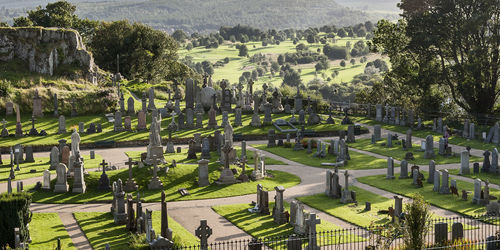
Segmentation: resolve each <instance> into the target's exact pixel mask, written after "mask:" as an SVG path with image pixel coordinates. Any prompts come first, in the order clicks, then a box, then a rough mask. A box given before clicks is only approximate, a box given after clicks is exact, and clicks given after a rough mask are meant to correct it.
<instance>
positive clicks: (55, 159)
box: [49, 146, 59, 170]
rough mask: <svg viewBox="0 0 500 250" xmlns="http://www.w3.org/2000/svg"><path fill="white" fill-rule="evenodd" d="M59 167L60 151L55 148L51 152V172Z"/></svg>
mask: <svg viewBox="0 0 500 250" xmlns="http://www.w3.org/2000/svg"><path fill="white" fill-rule="evenodd" d="M58 165H59V149H58V148H57V147H56V146H54V147H52V150H51V151H50V168H49V169H50V170H55V169H56V168H57V166H58Z"/></svg>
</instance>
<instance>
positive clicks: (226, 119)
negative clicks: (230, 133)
mask: <svg viewBox="0 0 500 250" xmlns="http://www.w3.org/2000/svg"><path fill="white" fill-rule="evenodd" d="M228 123H229V117H228V113H227V111H222V122H221V124H220V126H221V127H223V128H225V127H226V125H227V124H228Z"/></svg>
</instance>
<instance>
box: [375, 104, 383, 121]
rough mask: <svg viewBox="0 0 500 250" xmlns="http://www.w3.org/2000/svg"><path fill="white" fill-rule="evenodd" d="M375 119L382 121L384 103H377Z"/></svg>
mask: <svg viewBox="0 0 500 250" xmlns="http://www.w3.org/2000/svg"><path fill="white" fill-rule="evenodd" d="M375 120H376V121H378V122H381V121H382V104H376V105H375Z"/></svg>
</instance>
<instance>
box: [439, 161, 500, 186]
mask: <svg viewBox="0 0 500 250" xmlns="http://www.w3.org/2000/svg"><path fill="white" fill-rule="evenodd" d="M459 171H460V170H459V169H449V170H448V172H449V173H450V174H453V175H458V173H459ZM470 172H471V173H470V174H466V175H462V176H463V177H467V178H471V179H472V180H474V179H476V178H479V179H481V180H483V181H485V180H489V182H490V183H500V175H498V174H494V173H482V172H480V173H477V174H474V173H472V172H473V171H472V166H471V170H470ZM490 188H491V186H490Z"/></svg>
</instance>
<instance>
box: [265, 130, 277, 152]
mask: <svg viewBox="0 0 500 250" xmlns="http://www.w3.org/2000/svg"><path fill="white" fill-rule="evenodd" d="M267 139H268V141H267V147H268V148H270V147H276V132H275V131H274V129H270V130H269V131H268V132H267Z"/></svg>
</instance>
